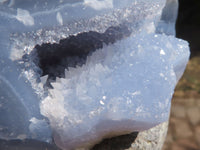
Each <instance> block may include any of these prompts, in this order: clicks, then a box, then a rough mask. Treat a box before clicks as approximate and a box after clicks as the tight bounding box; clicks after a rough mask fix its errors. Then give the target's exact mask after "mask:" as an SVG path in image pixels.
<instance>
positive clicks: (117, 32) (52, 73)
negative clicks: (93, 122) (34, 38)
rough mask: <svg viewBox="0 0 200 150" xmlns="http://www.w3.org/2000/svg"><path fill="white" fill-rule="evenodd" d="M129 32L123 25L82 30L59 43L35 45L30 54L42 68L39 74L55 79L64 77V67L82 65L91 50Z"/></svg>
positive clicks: (116, 39) (114, 40)
mask: <svg viewBox="0 0 200 150" xmlns="http://www.w3.org/2000/svg"><path fill="white" fill-rule="evenodd" d="M130 34H131V31H130V30H129V28H128V27H127V26H125V25H119V26H115V27H113V26H112V27H109V28H108V29H107V30H106V31H105V32H104V33H98V32H95V31H89V32H83V33H79V34H77V35H71V36H69V37H67V38H65V39H61V40H60V41H59V43H53V44H51V43H43V44H42V45H36V46H35V49H34V51H33V52H32V54H31V55H32V56H33V58H34V57H35V59H34V60H33V62H34V63H35V64H36V65H38V66H39V68H40V69H41V70H42V74H41V76H44V75H49V78H51V79H52V80H55V78H56V77H64V74H65V73H64V72H65V69H66V68H68V67H76V66H77V65H79V66H82V65H83V64H84V63H85V61H86V58H87V56H88V55H89V54H90V53H91V52H94V51H95V50H97V49H100V48H103V45H108V44H113V43H115V42H116V41H118V40H121V39H122V38H124V37H127V36H129V35H130ZM24 58H25V57H24Z"/></svg>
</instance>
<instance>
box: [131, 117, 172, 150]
mask: <svg viewBox="0 0 200 150" xmlns="http://www.w3.org/2000/svg"><path fill="white" fill-rule="evenodd" d="M167 129H168V121H167V122H163V123H161V124H159V125H157V126H155V127H153V128H151V129H149V130H146V131H143V132H140V133H139V134H138V136H137V138H136V140H135V142H134V143H133V144H132V145H131V148H129V149H127V150H161V149H162V146H163V143H164V141H165V137H166V135H167Z"/></svg>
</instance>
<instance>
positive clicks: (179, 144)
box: [163, 0, 200, 150]
mask: <svg viewBox="0 0 200 150" xmlns="http://www.w3.org/2000/svg"><path fill="white" fill-rule="evenodd" d="M176 36H177V37H178V38H181V39H184V40H187V41H188V42H189V44H190V49H191V57H190V61H189V63H188V65H187V68H186V71H185V73H184V75H183V77H182V79H181V80H180V82H179V83H178V85H177V87H176V90H175V94H174V97H173V99H172V106H171V114H170V120H169V129H168V134H167V138H166V141H165V144H164V146H163V150H200V1H199V0H179V14H178V19H177V23H176Z"/></svg>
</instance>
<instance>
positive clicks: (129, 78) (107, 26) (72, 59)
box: [0, 0, 189, 150]
mask: <svg viewBox="0 0 200 150" xmlns="http://www.w3.org/2000/svg"><path fill="white" fill-rule="evenodd" d="M32 6H34V7H32ZM177 8H178V2H177V0H167V1H165V0H154V1H151V0H123V1H121V0H79V1H71V0H67V1H59V2H55V1H49V2H48V3H46V2H45V1H43V0H42V1H31V2H29V3H27V2H26V1H23V0H19V1H14V2H13V1H10V2H8V1H7V0H5V1H0V20H1V22H0V30H1V35H0V46H1V54H0V68H1V70H0V112H1V118H0V138H3V139H37V140H41V141H46V142H51V137H53V139H54V141H55V143H56V144H57V145H58V146H59V147H60V148H62V149H63V150H67V149H79V148H82V149H88V148H91V147H92V146H93V145H94V144H95V143H97V142H99V141H100V140H102V138H105V137H111V136H116V135H122V134H126V133H131V132H133V131H143V130H146V129H149V128H151V127H154V126H156V125H158V124H160V123H163V122H165V121H167V120H168V116H169V111H170V104H171V102H170V100H171V98H172V95H173V92H174V88H175V85H176V83H177V82H178V80H179V79H180V77H181V75H182V73H183V71H184V69H185V66H186V64H187V61H188V58H189V48H188V43H187V42H185V41H183V40H180V39H177V38H175V37H174V34H175V29H174V26H175V21H176V16H177ZM83 58H84V59H83ZM52 76H53V79H52V78H51V77H52ZM47 83H48V85H47Z"/></svg>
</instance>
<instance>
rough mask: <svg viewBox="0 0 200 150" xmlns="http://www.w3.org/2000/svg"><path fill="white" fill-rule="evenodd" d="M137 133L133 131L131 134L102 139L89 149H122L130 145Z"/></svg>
mask: <svg viewBox="0 0 200 150" xmlns="http://www.w3.org/2000/svg"><path fill="white" fill-rule="evenodd" d="M137 135H138V132H133V133H131V134H126V135H121V136H117V137H113V138H109V139H104V140H103V141H102V142H101V143H99V144H97V145H95V146H94V147H93V148H92V149H91V150H124V149H127V148H130V147H131V144H132V143H133V142H134V141H135V139H136V138H137Z"/></svg>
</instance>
